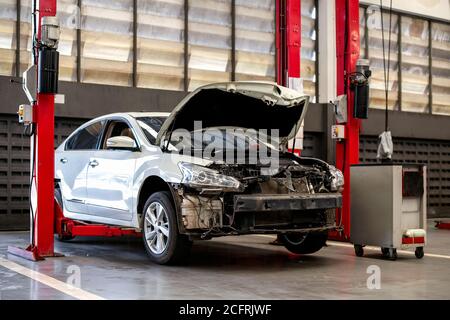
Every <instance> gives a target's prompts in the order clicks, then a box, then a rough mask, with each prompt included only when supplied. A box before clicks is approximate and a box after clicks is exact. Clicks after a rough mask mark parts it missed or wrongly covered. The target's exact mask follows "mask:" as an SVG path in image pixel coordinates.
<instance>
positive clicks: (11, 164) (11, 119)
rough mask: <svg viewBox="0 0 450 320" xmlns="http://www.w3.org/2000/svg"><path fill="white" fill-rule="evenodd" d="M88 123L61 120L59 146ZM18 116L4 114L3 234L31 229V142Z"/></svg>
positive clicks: (0, 158)
mask: <svg viewBox="0 0 450 320" xmlns="http://www.w3.org/2000/svg"><path fill="white" fill-rule="evenodd" d="M85 121H86V120H85V119H77V118H57V119H56V120H55V145H59V144H60V143H61V142H62V141H63V140H64V139H65V138H67V136H68V135H69V134H70V133H71V132H72V131H73V130H74V129H75V128H77V127H78V126H79V125H80V124H81V123H83V122H85ZM23 128H24V127H23V126H22V125H20V124H19V123H18V122H17V117H16V116H15V115H8V114H0V230H23V229H28V226H29V181H30V138H28V137H27V136H25V135H24V134H23Z"/></svg>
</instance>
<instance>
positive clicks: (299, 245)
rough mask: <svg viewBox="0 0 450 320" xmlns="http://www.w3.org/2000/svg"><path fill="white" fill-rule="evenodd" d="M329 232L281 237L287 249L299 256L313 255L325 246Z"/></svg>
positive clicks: (291, 234)
mask: <svg viewBox="0 0 450 320" xmlns="http://www.w3.org/2000/svg"><path fill="white" fill-rule="evenodd" d="M327 238H328V233H327V232H320V233H303V234H302V233H288V234H283V235H282V236H281V241H282V242H283V244H284V246H285V247H286V249H288V250H289V251H291V252H292V253H297V254H311V253H314V252H317V251H319V250H320V249H322V247H323V246H325V244H326V242H327Z"/></svg>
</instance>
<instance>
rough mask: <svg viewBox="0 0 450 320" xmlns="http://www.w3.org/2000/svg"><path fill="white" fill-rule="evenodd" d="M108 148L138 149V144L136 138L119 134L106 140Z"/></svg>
mask: <svg viewBox="0 0 450 320" xmlns="http://www.w3.org/2000/svg"><path fill="white" fill-rule="evenodd" d="M106 149H121V150H130V151H136V150H137V145H136V141H134V139H132V138H130V137H127V136H117V137H112V138H109V139H108V140H106Z"/></svg>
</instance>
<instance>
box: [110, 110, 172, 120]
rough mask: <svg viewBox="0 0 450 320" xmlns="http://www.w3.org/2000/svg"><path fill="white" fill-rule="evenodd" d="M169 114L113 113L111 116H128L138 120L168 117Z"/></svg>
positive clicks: (142, 112)
mask: <svg viewBox="0 0 450 320" xmlns="http://www.w3.org/2000/svg"><path fill="white" fill-rule="evenodd" d="M169 114H170V112H148V111H139V112H124V113H113V114H111V115H128V116H131V117H133V118H138V117H168V116H169Z"/></svg>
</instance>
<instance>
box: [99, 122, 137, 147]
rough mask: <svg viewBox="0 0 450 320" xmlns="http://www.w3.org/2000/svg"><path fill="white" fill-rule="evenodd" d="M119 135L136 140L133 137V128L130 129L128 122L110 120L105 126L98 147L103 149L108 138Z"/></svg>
mask: <svg viewBox="0 0 450 320" xmlns="http://www.w3.org/2000/svg"><path fill="white" fill-rule="evenodd" d="M120 136H125V137H129V138H131V139H133V140H134V141H136V138H135V137H134V134H133V130H131V128H130V126H129V125H128V123H126V122H125V121H120V120H113V121H110V122H109V123H108V125H107V127H106V130H105V135H104V137H103V140H102V145H101V148H100V149H103V150H106V149H107V147H106V141H107V140H108V139H109V138H112V137H120Z"/></svg>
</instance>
